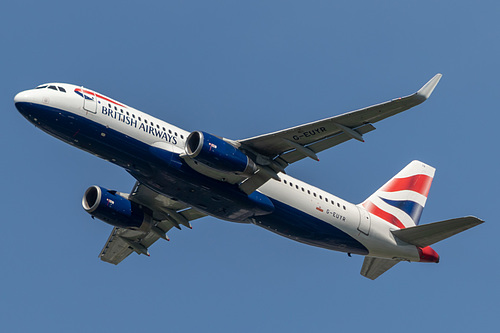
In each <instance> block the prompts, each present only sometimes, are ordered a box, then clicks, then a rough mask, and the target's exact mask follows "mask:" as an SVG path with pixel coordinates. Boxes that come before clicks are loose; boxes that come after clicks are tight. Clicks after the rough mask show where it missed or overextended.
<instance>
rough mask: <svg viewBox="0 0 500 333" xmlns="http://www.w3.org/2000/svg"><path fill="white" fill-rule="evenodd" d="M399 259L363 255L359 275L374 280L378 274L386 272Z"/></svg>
mask: <svg viewBox="0 0 500 333" xmlns="http://www.w3.org/2000/svg"><path fill="white" fill-rule="evenodd" d="M398 262H399V261H397V260H392V259H382V258H374V257H365V261H363V267H361V275H363V276H364V277H367V278H369V279H371V280H375V279H376V278H378V277H379V276H380V275H382V274H384V273H385V272H387V271H388V270H389V269H391V268H392V267H393V266H394V265H396V264H397V263H398Z"/></svg>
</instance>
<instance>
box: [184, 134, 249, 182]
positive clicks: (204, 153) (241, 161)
mask: <svg viewBox="0 0 500 333" xmlns="http://www.w3.org/2000/svg"><path fill="white" fill-rule="evenodd" d="M185 152H186V155H187V156H188V157H189V158H191V159H193V160H195V161H197V162H199V163H202V164H204V165H206V166H208V167H211V168H214V169H217V170H220V171H223V172H231V173H237V174H242V175H248V176H250V175H252V174H254V173H255V171H256V170H257V166H256V165H255V163H254V162H253V161H252V160H251V159H250V158H248V156H247V155H245V154H244V153H243V152H242V151H241V150H239V149H238V148H236V147H234V146H233V145H231V144H230V143H228V142H226V141H224V140H223V139H221V138H219V137H217V136H215V135H212V134H209V133H205V132H200V131H195V132H192V133H191V134H190V135H189V136H188V138H187V140H186V147H185Z"/></svg>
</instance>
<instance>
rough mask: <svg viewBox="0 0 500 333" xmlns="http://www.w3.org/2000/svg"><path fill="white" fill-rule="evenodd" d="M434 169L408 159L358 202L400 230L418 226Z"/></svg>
mask: <svg viewBox="0 0 500 333" xmlns="http://www.w3.org/2000/svg"><path fill="white" fill-rule="evenodd" d="M435 171H436V169H434V168H433V167H431V166H429V165H427V164H425V163H422V162H420V161H412V162H411V163H410V164H408V165H407V166H406V167H405V168H404V169H403V170H401V171H400V172H399V173H398V174H397V175H395V176H394V177H393V178H391V180H389V181H388V182H387V183H385V184H384V186H382V187H381V188H379V189H378V190H377V191H376V192H375V193H373V194H372V195H371V196H370V197H369V198H368V199H366V200H365V201H364V202H363V203H362V204H361V205H362V206H363V207H364V208H365V209H366V210H367V211H368V212H370V213H371V214H373V215H376V216H378V217H380V218H381V219H383V220H386V221H387V222H390V223H392V224H394V225H395V226H397V227H399V228H401V229H403V228H407V227H412V226H416V225H418V222H419V220H420V216H421V215H422V210H423V209H424V206H425V202H426V201H427V195H428V194H429V190H430V188H431V183H432V179H433V178H434V173H435Z"/></svg>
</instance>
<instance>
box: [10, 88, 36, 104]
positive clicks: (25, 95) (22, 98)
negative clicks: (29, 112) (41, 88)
mask: <svg viewBox="0 0 500 333" xmlns="http://www.w3.org/2000/svg"><path fill="white" fill-rule="evenodd" d="M32 100H33V93H32V92H31V91H30V90H25V91H21V92H20V93H19V94H17V95H16V96H14V103H15V104H17V103H23V102H31V101H32Z"/></svg>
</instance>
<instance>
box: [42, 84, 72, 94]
mask: <svg viewBox="0 0 500 333" xmlns="http://www.w3.org/2000/svg"><path fill="white" fill-rule="evenodd" d="M45 88H47V89H52V90H55V91H58V90H59V91H61V92H64V93H65V92H66V89H64V88H63V87H60V86H57V87H56V86H49V85H47V84H42V85H41V86H38V87H36V88H35V89H45Z"/></svg>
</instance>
